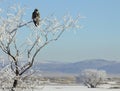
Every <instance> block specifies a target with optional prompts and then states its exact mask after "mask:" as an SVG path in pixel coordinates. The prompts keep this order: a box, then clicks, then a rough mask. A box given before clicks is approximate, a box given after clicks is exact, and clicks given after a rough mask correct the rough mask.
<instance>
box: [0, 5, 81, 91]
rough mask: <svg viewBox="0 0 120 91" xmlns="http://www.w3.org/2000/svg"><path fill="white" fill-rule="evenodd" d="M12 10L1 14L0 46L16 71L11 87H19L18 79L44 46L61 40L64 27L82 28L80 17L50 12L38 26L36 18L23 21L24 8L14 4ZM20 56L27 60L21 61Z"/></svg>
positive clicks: (68, 28) (71, 28)
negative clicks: (34, 20) (51, 13)
mask: <svg viewBox="0 0 120 91" xmlns="http://www.w3.org/2000/svg"><path fill="white" fill-rule="evenodd" d="M11 9H12V10H11V12H9V13H7V14H6V17H2V16H0V48H1V49H2V51H3V52H4V53H5V54H7V55H8V58H9V60H10V63H11V64H10V65H11V69H12V71H13V72H14V74H15V77H14V81H13V86H12V88H16V87H17V84H18V80H19V78H20V77H21V76H22V75H23V74H24V73H25V72H26V71H27V70H28V69H30V68H31V67H32V65H33V63H34V61H35V58H36V56H37V55H38V53H39V52H40V51H41V49H43V48H44V47H45V46H46V45H48V44H49V43H51V42H53V41H56V40H58V39H59V38H60V36H61V35H62V34H63V32H64V31H65V30H73V29H79V28H81V26H80V25H79V19H80V18H81V17H80V16H78V17H76V18H75V19H73V18H72V17H71V16H70V15H66V16H63V18H62V19H60V20H59V19H57V17H56V16H54V15H51V16H49V17H44V18H42V19H41V20H40V25H39V26H38V27H35V26H34V24H33V21H28V22H25V20H23V17H24V9H23V8H20V7H11ZM29 17H31V16H29ZM21 57H22V58H24V59H25V60H26V61H25V62H23V63H22V64H21V60H22V59H21ZM12 91H14V90H13V89H12Z"/></svg>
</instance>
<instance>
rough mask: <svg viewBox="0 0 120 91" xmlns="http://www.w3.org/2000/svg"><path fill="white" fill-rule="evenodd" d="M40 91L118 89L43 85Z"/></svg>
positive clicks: (119, 90) (107, 90) (110, 90)
mask: <svg viewBox="0 0 120 91" xmlns="http://www.w3.org/2000/svg"><path fill="white" fill-rule="evenodd" d="M35 91H38V90H35ZM42 91H120V89H107V88H87V87H84V86H45V87H44V88H43V90H42Z"/></svg>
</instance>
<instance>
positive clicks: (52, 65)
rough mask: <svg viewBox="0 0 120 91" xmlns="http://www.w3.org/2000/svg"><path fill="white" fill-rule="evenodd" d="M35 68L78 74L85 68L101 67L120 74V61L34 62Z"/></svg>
mask: <svg viewBox="0 0 120 91" xmlns="http://www.w3.org/2000/svg"><path fill="white" fill-rule="evenodd" d="M33 69H34V70H40V71H43V72H60V73H71V74H78V73H80V72H81V71H82V70H84V69H100V70H105V71H106V72H107V73H110V74H120V70H119V69H120V63H119V62H116V61H108V60H104V59H92V60H84V61H80V62H75V63H57V62H43V63H41V62H40V63H39V62H37V64H34V66H33Z"/></svg>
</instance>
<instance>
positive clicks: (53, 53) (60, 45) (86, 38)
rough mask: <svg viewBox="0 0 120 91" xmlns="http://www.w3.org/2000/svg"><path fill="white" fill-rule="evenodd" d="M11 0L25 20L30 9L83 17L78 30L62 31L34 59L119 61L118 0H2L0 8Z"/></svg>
mask: <svg viewBox="0 0 120 91" xmlns="http://www.w3.org/2000/svg"><path fill="white" fill-rule="evenodd" d="M14 3H19V4H20V5H21V6H25V7H27V11H26V16H25V17H26V20H30V19H31V13H32V12H33V10H34V8H38V9H39V11H40V14H41V17H45V16H48V15H50V14H52V13H54V14H55V15H56V16H58V17H62V16H63V15H64V14H65V13H67V12H69V13H70V14H71V15H72V16H73V17H74V16H77V14H81V15H82V16H85V17H86V18H85V19H82V20H81V25H82V26H84V27H83V28H82V29H80V30H79V31H76V33H74V32H73V31H67V32H65V33H64V34H63V35H62V36H61V38H60V39H59V40H58V41H56V42H53V43H51V44H49V45H48V46H47V47H45V48H44V49H43V50H42V51H41V53H40V54H39V55H38V57H37V59H38V60H54V61H61V62H75V61H81V60H86V59H99V58H100V59H108V60H116V61H120V41H119V39H120V23H119V22H120V10H119V9H120V0H3V1H2V2H1V3H0V6H1V7H7V6H8V5H12V4H14Z"/></svg>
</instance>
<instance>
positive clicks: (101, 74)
mask: <svg viewBox="0 0 120 91" xmlns="http://www.w3.org/2000/svg"><path fill="white" fill-rule="evenodd" d="M106 76H107V74H106V72H105V71H103V70H95V69H86V70H84V71H82V73H81V77H82V80H83V83H84V84H85V85H86V86H87V87H88V88H96V86H98V85H100V84H101V83H102V82H103V81H105V79H106Z"/></svg>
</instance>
